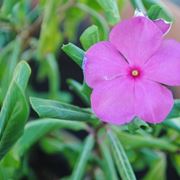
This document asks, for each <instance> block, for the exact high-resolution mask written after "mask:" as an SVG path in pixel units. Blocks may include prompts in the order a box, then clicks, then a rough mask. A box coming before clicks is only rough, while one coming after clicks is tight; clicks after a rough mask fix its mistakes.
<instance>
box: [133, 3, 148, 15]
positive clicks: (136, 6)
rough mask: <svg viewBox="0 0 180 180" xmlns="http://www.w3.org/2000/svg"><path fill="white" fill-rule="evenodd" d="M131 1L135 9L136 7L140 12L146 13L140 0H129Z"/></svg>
mask: <svg viewBox="0 0 180 180" xmlns="http://www.w3.org/2000/svg"><path fill="white" fill-rule="evenodd" d="M131 3H132V5H133V7H134V8H135V9H137V10H138V11H140V12H142V13H144V14H145V13H146V9H145V7H144V5H143V3H142V0H131Z"/></svg>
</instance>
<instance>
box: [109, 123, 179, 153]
mask: <svg viewBox="0 0 180 180" xmlns="http://www.w3.org/2000/svg"><path fill="white" fill-rule="evenodd" d="M112 129H113V130H115V132H116V133H117V135H118V138H119V139H120V141H121V142H122V144H123V145H124V146H126V147H127V148H133V149H136V148H142V147H150V148H154V149H162V150H167V151H170V152H175V151H177V147H176V146H175V145H174V144H172V143H170V142H168V141H167V140H166V139H165V140H164V139H160V138H158V139H157V138H154V137H151V136H149V135H148V136H147V135H145V136H142V135H137V134H129V133H126V132H123V131H120V130H119V129H118V128H117V127H114V126H113V127H112Z"/></svg>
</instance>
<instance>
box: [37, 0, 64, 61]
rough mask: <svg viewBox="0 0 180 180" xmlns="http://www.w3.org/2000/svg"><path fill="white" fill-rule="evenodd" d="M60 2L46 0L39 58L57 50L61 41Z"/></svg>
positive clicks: (57, 0)
mask: <svg viewBox="0 0 180 180" xmlns="http://www.w3.org/2000/svg"><path fill="white" fill-rule="evenodd" d="M59 4H60V1H59V0H53V1H46V4H45V8H44V16H43V17H44V18H43V22H42V26H41V34H40V40H39V44H38V56H39V58H44V57H45V56H46V55H47V54H49V53H54V52H56V50H57V47H58V44H59V42H60V39H61V36H60V35H61V34H60V31H59V21H60V17H61V16H58V14H57V12H58V8H59Z"/></svg>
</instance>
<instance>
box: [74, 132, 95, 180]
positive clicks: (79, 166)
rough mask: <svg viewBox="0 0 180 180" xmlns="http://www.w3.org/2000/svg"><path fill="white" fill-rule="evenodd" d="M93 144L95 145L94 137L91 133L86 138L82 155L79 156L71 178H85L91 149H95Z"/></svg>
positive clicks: (77, 179)
mask: <svg viewBox="0 0 180 180" xmlns="http://www.w3.org/2000/svg"><path fill="white" fill-rule="evenodd" d="M93 146H94V137H93V136H92V135H89V136H88V137H87V138H86V140H85V143H84V147H83V150H82V152H81V154H80V157H79V158H78V160H77V163H76V165H75V168H74V170H73V173H72V178H71V179H72V180H81V179H83V175H84V173H85V168H86V164H87V161H88V159H89V156H90V153H91V150H92V149H93Z"/></svg>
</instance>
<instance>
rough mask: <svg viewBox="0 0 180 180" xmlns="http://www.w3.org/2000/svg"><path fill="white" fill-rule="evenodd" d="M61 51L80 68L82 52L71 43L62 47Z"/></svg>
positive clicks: (82, 57)
mask: <svg viewBox="0 0 180 180" xmlns="http://www.w3.org/2000/svg"><path fill="white" fill-rule="evenodd" d="M62 50H63V51H64V52H65V53H66V54H67V55H68V56H69V57H70V58H72V60H73V61H74V62H75V63H76V64H78V65H79V66H80V67H82V64H83V59H84V51H83V50H82V49H80V48H79V47H77V46H75V45H74V44H72V43H68V44H66V45H63V47H62Z"/></svg>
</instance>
